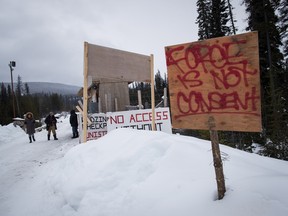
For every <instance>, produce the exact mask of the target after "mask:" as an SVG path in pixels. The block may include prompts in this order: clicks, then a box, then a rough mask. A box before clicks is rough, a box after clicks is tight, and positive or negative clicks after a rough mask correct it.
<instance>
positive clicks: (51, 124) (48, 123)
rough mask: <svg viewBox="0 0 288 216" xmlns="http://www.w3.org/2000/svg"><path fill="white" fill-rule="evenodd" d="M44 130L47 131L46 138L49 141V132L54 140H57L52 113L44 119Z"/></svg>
mask: <svg viewBox="0 0 288 216" xmlns="http://www.w3.org/2000/svg"><path fill="white" fill-rule="evenodd" d="M45 124H46V129H47V131H48V135H47V138H48V140H50V134H51V131H52V133H53V137H54V140H58V138H57V137H56V130H57V120H56V118H55V116H54V114H53V112H50V113H49V115H48V116H47V117H46V119H45Z"/></svg>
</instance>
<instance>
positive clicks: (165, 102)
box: [164, 88, 168, 107]
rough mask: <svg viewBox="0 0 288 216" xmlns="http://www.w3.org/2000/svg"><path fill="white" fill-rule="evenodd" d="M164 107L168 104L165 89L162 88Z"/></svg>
mask: <svg viewBox="0 0 288 216" xmlns="http://www.w3.org/2000/svg"><path fill="white" fill-rule="evenodd" d="M164 107H168V104H167V88H164Z"/></svg>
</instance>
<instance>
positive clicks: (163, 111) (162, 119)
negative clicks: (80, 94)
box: [106, 108, 172, 134]
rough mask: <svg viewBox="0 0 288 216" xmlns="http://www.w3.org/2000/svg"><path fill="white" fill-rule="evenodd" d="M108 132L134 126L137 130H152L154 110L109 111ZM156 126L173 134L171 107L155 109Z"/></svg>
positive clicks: (158, 129) (159, 129)
mask: <svg viewBox="0 0 288 216" xmlns="http://www.w3.org/2000/svg"><path fill="white" fill-rule="evenodd" d="M106 115H107V130H108V132H109V131H111V130H114V129H117V128H133V129H137V130H152V110H151V109H142V110H132V111H122V112H113V113H112V112H110V113H107V114H106ZM155 128H156V130H157V131H163V132H166V133H169V134H172V128H171V120H170V112H169V108H157V109H155Z"/></svg>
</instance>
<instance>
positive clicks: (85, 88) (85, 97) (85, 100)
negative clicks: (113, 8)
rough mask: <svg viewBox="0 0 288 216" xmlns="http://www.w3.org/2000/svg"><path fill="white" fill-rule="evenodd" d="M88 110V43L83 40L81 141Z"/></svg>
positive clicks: (85, 138)
mask: <svg viewBox="0 0 288 216" xmlns="http://www.w3.org/2000/svg"><path fill="white" fill-rule="evenodd" d="M87 112H88V43H87V42H84V86H83V142H84V143H85V142H87Z"/></svg>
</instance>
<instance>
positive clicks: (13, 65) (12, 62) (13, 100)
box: [9, 61, 16, 118]
mask: <svg viewBox="0 0 288 216" xmlns="http://www.w3.org/2000/svg"><path fill="white" fill-rule="evenodd" d="M9 67H10V72H11V87H12V102H13V118H15V117H16V114H15V99H14V87H13V75H12V71H13V70H14V69H13V68H14V67H16V62H15V61H10V63H9Z"/></svg>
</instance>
